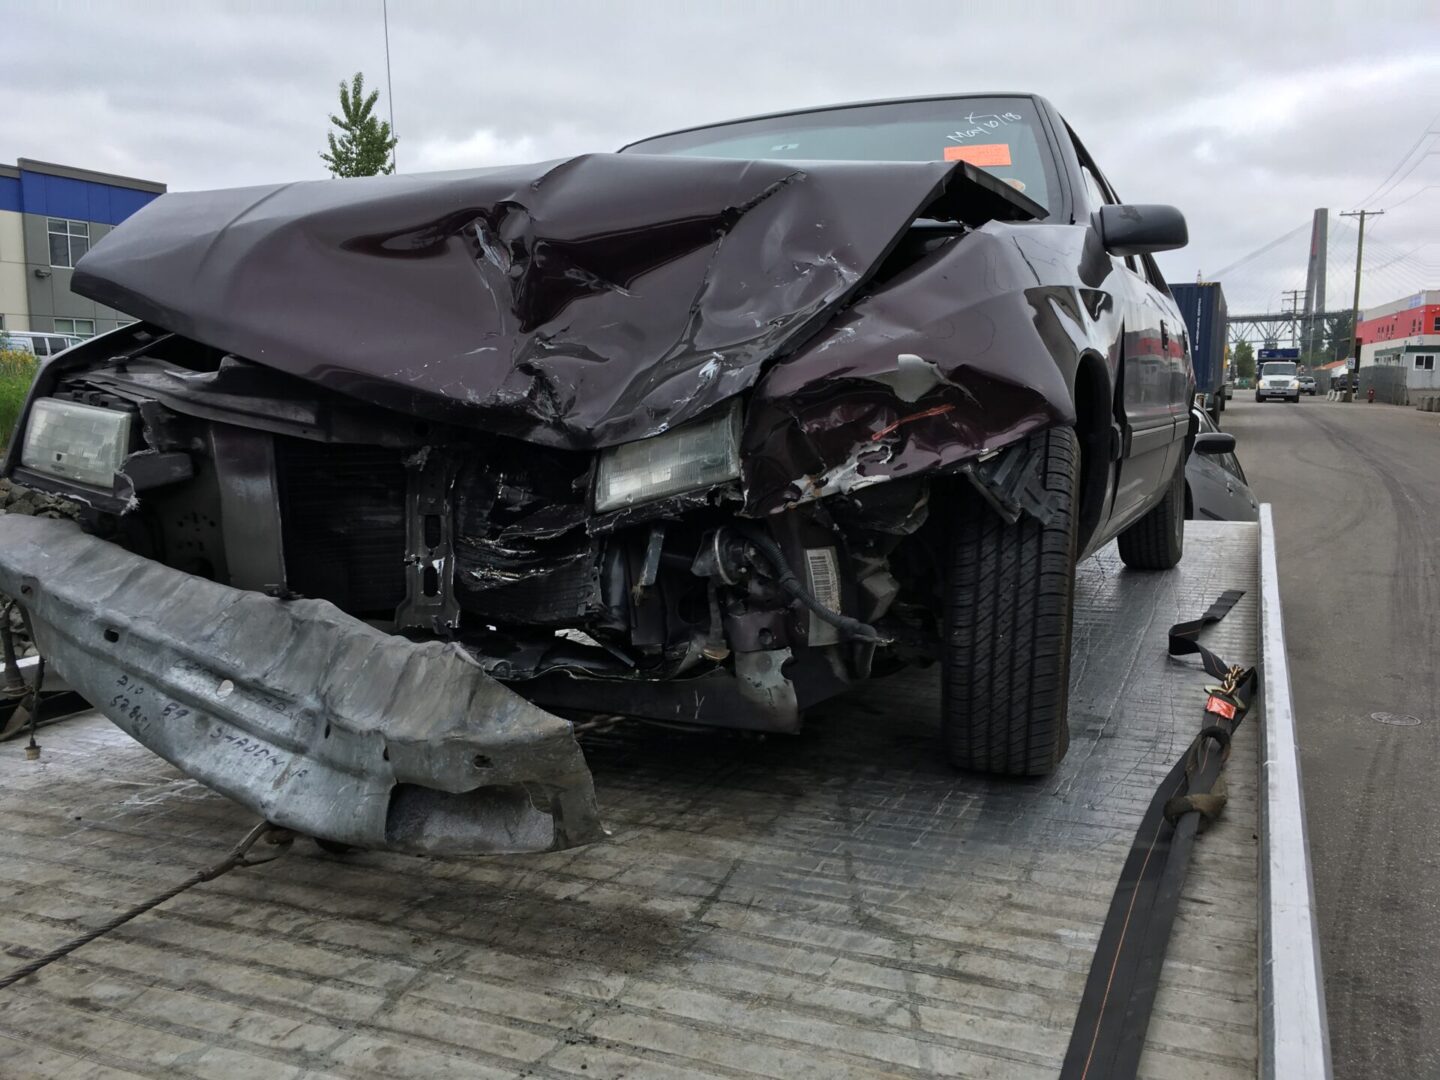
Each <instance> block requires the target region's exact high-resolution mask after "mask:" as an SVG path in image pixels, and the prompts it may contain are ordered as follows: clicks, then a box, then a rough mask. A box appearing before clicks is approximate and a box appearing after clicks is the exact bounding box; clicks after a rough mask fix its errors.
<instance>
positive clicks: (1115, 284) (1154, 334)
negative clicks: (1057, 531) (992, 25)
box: [1070, 132, 1189, 530]
mask: <svg viewBox="0 0 1440 1080" xmlns="http://www.w3.org/2000/svg"><path fill="white" fill-rule="evenodd" d="M1070 135H1071V140H1072V142H1073V143H1074V146H1075V152H1076V156H1077V157H1078V158H1079V161H1080V172H1081V176H1082V177H1083V179H1084V180H1085V187H1086V191H1087V196H1088V199H1089V202H1090V204H1091V205H1090V210H1091V212H1092V213H1098V212H1099V209H1100V206H1101V205H1103V204H1107V203H1108V204H1117V203H1119V201H1120V200H1119V199H1118V198H1117V197H1116V195H1115V193H1114V191H1113V190H1112V189H1111V188H1110V186H1109V184H1108V183H1106V181H1105V177H1104V176H1103V175H1102V174H1101V173H1100V170H1099V169H1098V168H1097V167H1096V166H1095V163H1094V161H1093V160H1092V159H1091V158H1090V155H1089V153H1088V152H1087V151H1086V150H1085V148H1084V146H1083V145H1081V143H1080V141H1079V140H1078V139H1076V138H1075V136H1074V132H1071V133H1070ZM1110 259H1111V263H1112V264H1113V266H1114V273H1112V274H1111V275H1110V276H1109V279H1108V280H1109V282H1110V283H1111V293H1112V295H1113V296H1114V298H1115V302H1116V305H1117V307H1118V308H1119V309H1120V311H1121V313H1122V316H1123V318H1124V333H1123V336H1122V341H1121V342H1120V356H1119V358H1118V363H1117V365H1116V366H1117V372H1116V375H1117V382H1118V386H1119V390H1118V393H1117V394H1116V400H1115V424H1116V428H1117V430H1118V432H1119V434H1120V444H1121V449H1120V461H1119V466H1118V475H1117V477H1116V482H1115V495H1114V499H1113V502H1112V504H1111V511H1110V519H1111V523H1112V525H1111V528H1112V530H1115V529H1118V528H1121V527H1123V526H1124V525H1127V524H1129V523H1130V522H1131V521H1133V520H1134V519H1135V518H1137V517H1139V516H1140V515H1141V514H1143V513H1144V512H1145V511H1146V510H1148V509H1149V508H1150V507H1151V506H1153V505H1154V504H1155V503H1156V502H1158V501H1159V500H1160V497H1161V496H1162V495H1163V494H1164V490H1165V485H1166V483H1167V482H1168V481H1169V479H1170V477H1171V475H1172V474H1173V472H1174V469H1175V467H1176V466H1177V465H1178V464H1179V455H1180V451H1179V449H1178V448H1177V443H1176V439H1177V427H1176V425H1177V418H1182V419H1181V422H1182V423H1187V422H1188V421H1185V420H1183V417H1184V415H1185V410H1186V409H1187V408H1188V402H1187V400H1186V398H1185V396H1184V392H1183V390H1182V391H1179V392H1177V389H1176V373H1177V371H1179V370H1184V371H1186V372H1188V370H1189V352H1188V346H1187V343H1186V342H1185V340H1184V338H1183V334H1184V323H1183V321H1182V320H1181V319H1180V313H1179V311H1178V309H1176V307H1175V304H1174V302H1173V301H1172V300H1171V299H1170V296H1169V291H1168V290H1165V289H1164V283H1163V281H1162V282H1161V283H1160V286H1161V287H1160V289H1158V290H1157V289H1156V288H1155V286H1154V284H1153V282H1152V281H1151V280H1150V278H1149V277H1148V276H1147V275H1148V274H1150V273H1151V272H1153V273H1155V274H1156V276H1157V277H1158V271H1156V270H1153V267H1154V262H1153V260H1149V259H1148V257H1145V256H1139V257H1137V256H1127V257H1124V258H1121V257H1117V256H1111V257H1110ZM1147 262H1148V264H1149V265H1148V266H1147ZM1181 381H1182V382H1183V379H1182V380H1181Z"/></svg>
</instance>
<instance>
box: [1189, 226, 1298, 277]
mask: <svg viewBox="0 0 1440 1080" xmlns="http://www.w3.org/2000/svg"><path fill="white" fill-rule="evenodd" d="M1309 226H1310V223H1309V222H1303V223H1301V224H1300V225H1297V226H1296V227H1295V228H1293V229H1291V230H1290V231H1289V232H1287V233H1286V234H1285V235H1284V236H1279V237H1276V238H1275V239H1274V240H1271V241H1270V243H1268V244H1266V245H1265V246H1264V247H1259V248H1256V249H1255V250H1254V251H1252V252H1250V254H1248V255H1246V256H1243V257H1242V258H1239V259H1236V260H1235V261H1234V262H1233V263H1231V264H1230V265H1229V266H1227V267H1225V268H1224V269H1223V270H1216V271H1215V272H1214V273H1212V274H1211V275H1210V280H1211V281H1218V280H1219V279H1220V278H1222V277H1224V276H1225V275H1226V274H1228V273H1229V272H1230V271H1232V270H1236V269H1238V268H1239V267H1241V266H1243V265H1245V263H1247V262H1250V261H1251V260H1252V259H1257V258H1259V257H1260V256H1261V255H1264V254H1265V253H1266V252H1267V251H1270V250H1272V249H1273V248H1277V247H1279V246H1280V245H1281V244H1283V243H1284V242H1285V241H1286V240H1289V239H1291V238H1292V237H1293V236H1295V234H1296V233H1299V232H1301V231H1303V230H1304V229H1307V228H1309Z"/></svg>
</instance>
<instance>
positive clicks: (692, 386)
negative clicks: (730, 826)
mask: <svg viewBox="0 0 1440 1080" xmlns="http://www.w3.org/2000/svg"><path fill="white" fill-rule="evenodd" d="M1185 239H1186V237H1185V224H1184V220H1183V218H1182V217H1181V216H1180V214H1179V213H1178V212H1177V211H1175V210H1173V209H1172V208H1169V207H1164V206H1154V205H1144V206H1142V205H1127V204H1122V203H1120V202H1119V200H1118V199H1116V198H1115V197H1114V195H1113V194H1112V193H1111V191H1110V189H1109V187H1108V185H1107V183H1106V181H1105V179H1104V177H1103V176H1102V175H1101V173H1100V170H1099V169H1098V168H1097V167H1096V166H1095V164H1094V163H1093V162H1092V161H1091V159H1090V158H1089V156H1088V154H1087V153H1086V151H1085V150H1084V148H1083V147H1082V146H1081V145H1080V143H1079V141H1078V140H1077V139H1076V138H1075V136H1074V135H1073V133H1071V132H1070V131H1069V129H1068V128H1067V127H1066V125H1065V123H1064V121H1063V120H1062V119H1061V118H1060V116H1059V115H1058V114H1057V113H1056V112H1055V111H1054V109H1053V108H1052V107H1051V106H1050V105H1049V104H1048V103H1047V102H1045V101H1044V100H1043V99H1040V98H1037V97H1033V96H1028V95H991V96H983V97H948V98H936V99H924V100H908V101H898V102H885V103H878V104H865V105H856V106H843V107H835V108H826V109H815V110H810V111H805V112H799V113H787V114H783V115H776V116H768V117H760V118H755V119H750V120H742V121H736V122H732V123H726V124H718V125H713V126H709V127H702V128H695V129H691V130H687V131H682V132H676V133H673V134H669V135H664V136H659V137H656V138H653V139H649V140H645V141H643V142H639V143H636V144H633V145H631V146H629V147H626V148H625V149H624V150H623V151H622V152H621V153H619V154H596V155H587V156H584V157H577V158H571V159H568V160H564V161H553V162H548V163H544V164H540V165H529V166H514V167H503V168H494V169H484V170H477V171H470V172H456V173H445V174H436V175H427V176H394V177H380V178H374V179H368V180H331V181H321V182H313V183H297V184H289V185H281V186H275V187H264V188H247V189H238V190H230V191H216V192H197V193H174V194H170V195H165V196H163V197H161V198H160V199H158V200H156V201H155V202H154V203H153V204H151V205H150V206H149V207H147V208H146V209H144V210H143V211H141V212H140V213H138V214H137V215H135V217H134V218H133V219H132V220H131V221H129V222H127V223H126V224H125V225H124V226H123V227H121V228H119V229H117V230H115V232H114V233H112V234H111V235H110V236H108V237H107V238H106V239H105V240H104V241H103V242H101V243H100V244H98V245H97V246H96V247H95V249H94V250H93V251H92V252H91V253H90V254H89V255H88V256H86V258H85V259H84V260H82V262H81V264H80V266H79V268H78V269H77V271H76V273H75V276H74V282H73V288H74V289H75V291H77V292H79V293H82V294H83V295H86V296H89V297H92V298H94V299H95V300H98V301H100V302H103V303H105V304H109V305H112V306H114V307H116V308H119V309H120V310H123V311H126V312H128V313H130V314H132V315H134V316H135V317H136V319H137V320H139V321H138V322H136V323H135V324H133V325H130V326H127V327H124V328H122V329H120V330H117V331H115V332H114V333H112V334H108V335H106V336H105V337H102V338H98V339H95V340H92V341H90V342H87V343H85V344H83V345H81V346H79V347H77V348H74V349H71V350H69V351H68V352H66V353H65V354H63V355H62V356H60V357H58V358H56V359H55V360H53V361H51V362H50V363H48V364H47V365H46V366H45V367H44V368H43V369H42V371H41V373H40V376H39V378H38V380H37V382H36V385H35V388H34V390H33V392H32V396H31V400H30V402H29V405H28V408H27V415H26V417H25V418H24V420H23V424H22V427H21V430H20V433H19V434H18V435H17V437H16V439H15V440H14V444H13V446H12V447H11V449H10V453H9V458H8V460H7V461H6V463H5V470H4V471H5V474H6V475H7V476H9V477H10V478H11V479H12V480H13V481H15V482H16V483H19V484H22V485H26V486H29V487H32V488H35V489H38V490H41V491H46V492H50V493H55V494H62V495H66V496H68V497H70V498H72V499H75V500H76V501H78V502H79V503H81V504H83V506H84V507H85V508H86V511H85V514H84V515H83V528H77V527H76V526H75V525H74V524H72V523H70V522H57V521H40V520H35V519H29V518H11V519H0V591H3V592H5V593H7V594H8V595H11V596H13V597H15V598H16V599H17V600H19V601H20V602H21V603H22V604H23V605H24V606H25V607H26V609H27V612H28V614H29V615H30V617H31V619H32V622H33V625H34V630H35V635H36V638H37V641H38V643H39V645H40V647H41V650H42V651H43V652H44V654H45V655H46V656H47V657H49V658H50V660H51V661H52V662H53V663H54V664H55V665H56V666H57V667H58V668H59V669H60V670H61V672H62V673H63V674H64V675H65V677H66V679H67V681H68V682H69V683H70V685H71V686H73V687H75V688H76V689H78V690H80V691H81V692H83V693H84V694H85V695H86V696H87V697H88V698H89V699H90V700H91V701H92V702H94V703H95V705H96V706H97V707H98V708H100V709H101V710H102V711H104V712H105V713H106V714H107V715H108V716H110V717H111V718H112V719H113V720H114V721H115V722H116V723H117V724H119V725H120V726H121V727H123V728H124V729H125V730H126V731H129V732H130V733H131V734H133V735H134V736H135V737H136V738H137V739H139V740H140V741H141V742H143V743H145V744H146V745H147V746H150V747H151V748H152V749H154V750H155V751H156V752H158V753H160V754H162V755H163V756H165V757H166V758H168V759H169V760H171V761H172V762H174V763H176V764H177V765H178V766H179V767H181V768H182V769H184V770H185V771H186V772H188V773H190V774H191V775H193V776H195V777H197V778H199V779H201V780H202V781H204V782H205V783H207V784H209V785H211V786H212V787H214V788H216V789H217V790H219V791H221V792H224V793H226V794H228V795H231V796H232V797H234V798H236V799H239V800H240V801H242V802H244V803H246V804H247V805H249V806H252V807H254V808H255V809H256V810H257V811H259V812H261V813H263V814H265V815H266V816H267V817H269V818H270V819H271V820H272V821H275V822H277V823H279V824H283V825H287V826H290V827H292V828H295V829H297V830H300V831H303V832H305V833H309V834H311V835H315V836H318V837H324V838H326V839H329V840H334V841H339V842H344V843H352V844H358V845H362V846H365V847H372V848H391V849H394V850H403V851H452V852H477V853H479V852H503V851H538V850H546V849H550V848H558V847H564V846H568V845H571V844H576V843H582V842H585V841H588V840H591V839H594V838H596V837H598V836H601V835H603V830H602V829H601V826H600V823H599V817H598V814H597V810H596V806H595V799H594V794H593V790H592V787H591V781H590V776H589V772H588V769H587V767H586V765H585V761H584V757H583V754H582V753H581V751H580V748H579V746H578V744H577V743H576V741H575V738H574V728H573V725H572V722H571V720H572V719H574V718H576V717H579V716H584V715H594V714H611V713H618V714H624V715H628V716H636V717H648V718H653V719H660V720H665V721H670V722H679V723H685V724H700V725H719V726H725V727H734V728H748V729H754V730H761V731H770V732H794V731H796V730H798V729H799V726H800V723H801V719H802V717H803V716H804V714H805V711H806V709H808V708H809V707H810V706H812V705H814V704H816V703H817V702H820V701H823V700H824V699H826V698H829V697H831V696H833V695H835V694H839V693H842V692H843V691H845V690H846V689H847V688H848V687H850V686H852V685H854V684H855V683H856V682H858V681H859V680H863V679H866V678H867V677H871V676H873V675H877V674H881V673H884V672H887V671H891V670H894V669H895V668H897V667H899V666H901V665H905V664H913V663H930V662H938V663H939V664H940V665H941V670H942V681H943V701H942V709H941V715H940V717H939V721H940V726H941V732H942V739H943V745H944V748H945V752H946V753H948V755H949V757H950V759H951V761H953V763H954V764H955V765H957V766H960V767H963V768H969V769H977V770H982V771H986V772H991V773H998V774H1005V775H1018V776H1034V775H1042V774H1045V773H1047V772H1049V771H1050V770H1052V769H1053V768H1054V767H1055V765H1056V764H1057V763H1058V762H1059V760H1060V758H1061V757H1062V756H1063V754H1064V752H1065V746H1066V688H1067V678H1068V666H1069V656H1070V621H1071V593H1072V588H1073V581H1074V568H1075V562H1076V560H1077V559H1078V558H1080V557H1083V556H1084V555H1085V554H1087V553H1088V552H1091V551H1093V550H1095V549H1096V548H1097V547H1098V546H1100V545H1101V544H1104V543H1106V542H1108V541H1109V540H1111V539H1112V538H1115V537H1117V536H1118V538H1119V543H1120V552H1121V554H1122V556H1123V557H1124V559H1125V561H1126V563H1127V564H1128V565H1130V566H1132V567H1136V568H1141V569H1164V568H1167V567H1170V566H1173V565H1174V564H1175V563H1176V562H1177V561H1178V560H1179V558H1180V554H1181V546H1182V542H1183V528H1184V521H1183V519H1184V505H1183V504H1184V479H1183V473H1182V466H1183V462H1184V460H1185V447H1186V441H1187V438H1188V437H1189V436H1190V430H1189V424H1190V419H1189V409H1188V404H1189V402H1190V399H1191V397H1192V393H1193V380H1192V377H1191V373H1190V365H1189V359H1188V347H1187V343H1186V340H1185V329H1184V323H1183V322H1182V320H1181V318H1180V315H1179V313H1178V311H1177V310H1176V308H1175V306H1174V304H1173V302H1172V301H1171V300H1170V297H1169V294H1168V292H1167V290H1166V288H1165V285H1164V284H1163V281H1162V279H1161V277H1160V274H1159V272H1158V271H1157V269H1156V267H1155V265H1154V263H1153V261H1152V260H1151V257H1150V253H1151V252H1154V251H1158V250H1163V249H1167V248H1173V247H1177V246H1180V245H1182V244H1184V242H1185ZM567 718H570V719H567Z"/></svg>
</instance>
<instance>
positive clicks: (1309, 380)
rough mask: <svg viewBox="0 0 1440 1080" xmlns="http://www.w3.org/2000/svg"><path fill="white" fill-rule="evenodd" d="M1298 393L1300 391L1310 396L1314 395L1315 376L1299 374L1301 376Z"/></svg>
mask: <svg viewBox="0 0 1440 1080" xmlns="http://www.w3.org/2000/svg"><path fill="white" fill-rule="evenodd" d="M1300 393H1302V394H1309V395H1310V396H1311V397H1314V396H1315V376H1313V375H1301V376H1300Z"/></svg>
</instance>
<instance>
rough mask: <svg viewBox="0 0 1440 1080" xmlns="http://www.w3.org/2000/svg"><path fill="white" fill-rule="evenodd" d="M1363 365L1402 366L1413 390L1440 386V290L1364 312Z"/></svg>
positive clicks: (1362, 335) (1360, 337) (1406, 380)
mask: <svg viewBox="0 0 1440 1080" xmlns="http://www.w3.org/2000/svg"><path fill="white" fill-rule="evenodd" d="M1356 336H1357V337H1359V339H1360V367H1361V369H1362V370H1363V369H1364V368H1367V367H1371V366H1379V367H1391V368H1394V367H1400V368H1403V369H1404V371H1405V385H1406V386H1407V387H1408V389H1410V390H1435V389H1440V289H1426V290H1423V291H1421V292H1417V293H1415V294H1414V295H1413V296H1406V297H1403V298H1401V299H1399V300H1393V301H1391V302H1390V303H1388V304H1382V305H1380V306H1379V307H1375V308H1367V309H1366V310H1365V311H1364V312H1362V313H1361V319H1360V326H1359V330H1358V332H1357V335H1356Z"/></svg>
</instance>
